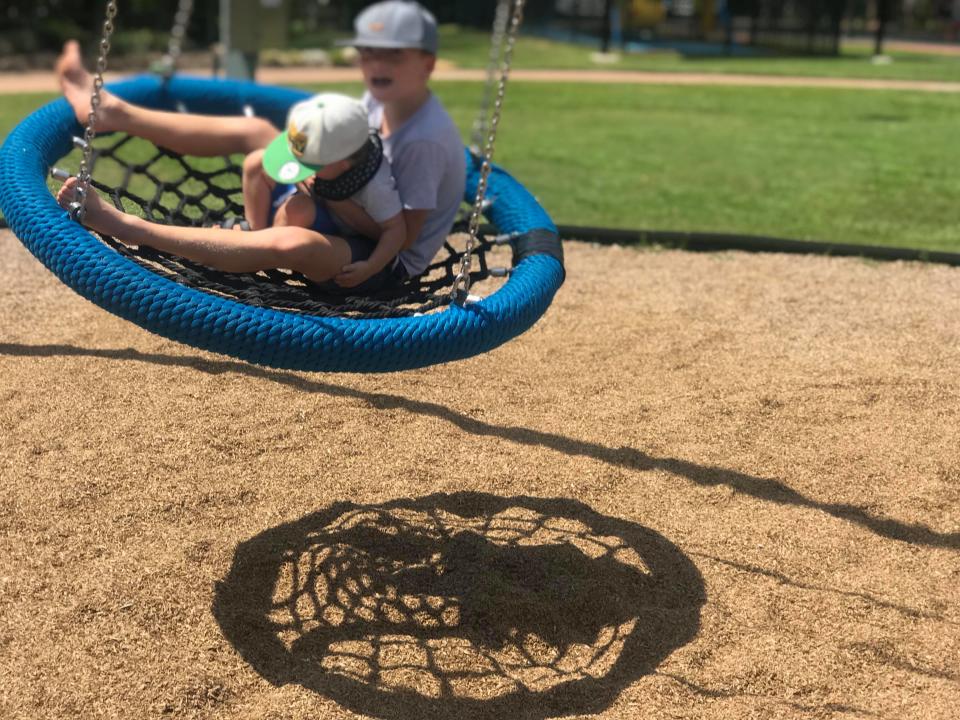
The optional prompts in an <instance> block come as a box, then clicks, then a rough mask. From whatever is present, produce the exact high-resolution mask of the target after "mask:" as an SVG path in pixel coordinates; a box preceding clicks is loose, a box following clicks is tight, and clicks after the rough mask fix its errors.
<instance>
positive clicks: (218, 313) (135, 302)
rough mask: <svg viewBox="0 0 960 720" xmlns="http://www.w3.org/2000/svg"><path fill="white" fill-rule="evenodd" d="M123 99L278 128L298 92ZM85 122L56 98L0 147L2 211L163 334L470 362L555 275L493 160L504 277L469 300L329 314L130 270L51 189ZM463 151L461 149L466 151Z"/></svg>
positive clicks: (40, 251)
mask: <svg viewBox="0 0 960 720" xmlns="http://www.w3.org/2000/svg"><path fill="white" fill-rule="evenodd" d="M110 90H111V91H112V92H114V93H116V94H117V95H119V96H121V97H123V98H125V99H127V100H129V101H130V102H133V103H137V104H139V105H144V106H147V107H152V108H158V109H167V110H173V109H175V108H177V107H178V106H180V105H181V104H182V105H185V106H186V107H188V108H189V109H190V111H191V112H198V113H210V114H217V113H219V114H222V113H223V112H224V109H225V108H229V109H233V110H234V111H235V112H236V113H239V112H241V110H242V109H243V108H244V107H245V106H250V107H252V108H253V109H254V111H255V112H256V114H257V115H259V116H262V117H266V118H268V119H270V120H271V121H273V122H274V123H275V124H277V125H278V126H282V125H283V122H284V118H285V117H286V113H287V110H288V108H289V107H290V106H291V105H292V104H294V103H296V102H298V101H300V100H302V99H304V98H305V97H307V94H306V93H304V92H301V91H297V90H290V89H284V88H277V87H267V86H262V85H257V84H254V83H246V82H236V81H224V80H205V79H197V78H183V77H175V78H171V79H168V80H162V79H160V78H157V77H151V76H144V77H138V78H134V79H131V80H127V81H125V82H122V83H117V84H115V85H113V86H112V87H110ZM80 131H81V128H80V126H79V125H78V124H77V121H76V118H75V116H74V113H73V111H72V109H71V108H70V106H69V104H68V103H67V102H66V101H65V100H63V99H60V100H57V101H55V102H52V103H50V104H49V105H46V106H45V107H42V108H40V109H39V110H37V111H36V112H35V113H33V114H32V115H30V116H29V117H27V118H26V119H25V120H24V121H23V122H22V123H20V125H19V126H17V127H16V128H15V129H14V130H13V131H12V132H11V133H10V135H9V137H8V138H7V140H6V142H5V143H4V145H3V147H2V149H0V210H2V211H3V213H4V215H5V216H6V218H7V221H8V222H9V224H10V228H11V229H12V230H13V232H14V233H15V234H16V235H17V237H19V238H20V240H21V241H22V242H23V244H24V245H25V246H26V247H27V249H28V250H30V252H32V253H33V254H34V255H35V256H36V257H37V258H38V259H39V260H40V261H41V262H42V263H43V264H44V265H45V266H46V267H47V268H49V269H50V270H51V271H52V272H53V273H54V274H55V275H56V276H57V277H59V278H60V280H62V281H63V282H64V283H65V284H66V285H68V286H69V287H71V288H72V289H73V290H75V291H76V292H78V293H79V294H80V295H82V296H84V297H85V298H87V299H88V300H91V301H92V302H94V303H96V304H97V305H99V306H100V307H102V308H104V309H105V310H108V311H109V312H112V313H114V314H116V315H118V316H120V317H122V318H124V319H126V320H129V321H131V322H134V323H136V324H137V325H139V326H141V327H143V328H145V329H147V330H150V331H151V332H154V333H157V334H159V335H162V336H164V337H167V338H170V339H172V340H176V341H179V342H183V343H186V344H188V345H192V346H194V347H197V348H201V349H204V350H210V351H213V352H217V353H222V354H224V355H230V356H233V357H236V358H240V359H242V360H245V361H248V362H252V363H256V364H259V365H266V366H270V367H275V368H284V369H292V370H309V371H331V372H340V371H343V372H386V371H395V370H406V369H411V368H417V367H423V366H427V365H433V364H437V363H442V362H448V361H451V360H458V359H461V358H466V357H469V356H472V355H476V354H478V353H482V352H486V351H488V350H491V349H493V348H495V347H497V346H499V345H501V344H503V343H504V342H506V341H507V340H509V339H511V338H513V337H515V336H516V335H519V334H520V333H522V332H523V331H525V330H526V329H527V328H529V327H531V326H532V325H533V324H534V323H535V322H536V321H537V319H538V318H539V317H540V316H541V315H542V314H543V313H544V312H545V311H546V309H547V307H548V306H549V304H550V302H551V300H552V299H553V296H554V294H555V293H556V291H557V289H558V288H559V287H560V285H561V283H562V282H563V279H564V270H563V262H562V250H561V245H560V241H559V238H558V236H557V229H556V226H555V225H554V224H553V222H552V221H551V220H550V217H549V216H548V215H547V213H546V212H545V211H544V210H543V208H542V207H540V205H539V204H538V203H537V201H536V200H535V199H534V198H533V196H532V195H531V194H530V193H529V192H528V191H527V190H526V189H525V188H524V187H523V186H522V185H521V184H520V183H519V182H517V181H516V180H515V179H514V178H512V177H511V176H510V175H509V174H508V173H506V172H505V171H504V170H502V169H500V168H498V167H494V168H492V170H491V173H490V177H489V181H488V190H487V194H488V197H491V198H493V199H494V201H493V202H492V204H491V205H490V206H489V207H488V208H487V210H486V211H485V215H486V216H487V218H488V220H489V221H490V222H491V223H492V224H493V225H494V226H495V227H496V228H497V230H498V231H499V232H500V233H502V234H503V235H509V236H510V237H511V238H512V239H511V241H510V244H511V246H512V248H513V263H512V268H511V269H510V273H509V279H508V280H507V282H506V283H505V284H504V285H503V286H502V287H501V288H500V289H499V290H497V291H496V292H495V293H493V294H492V295H490V296H489V297H486V298H484V299H482V300H480V301H477V302H471V303H467V304H463V305H461V304H458V303H450V304H449V305H447V306H446V308H445V309H443V310H442V311H438V312H433V313H429V314H423V315H415V316H412V317H388V318H364V317H329V316H326V317H325V316H317V315H311V314H305V313H301V312H295V311H290V310H280V309H276V308H270V307H261V306H254V305H249V304H245V303H243V302H239V301H237V300H236V299H230V298H226V297H222V296H219V295H216V294H211V293H210V292H208V291H206V290H205V289H203V288H202V287H197V286H191V285H189V284H184V283H183V282H182V281H175V280H174V279H171V278H169V277H165V276H163V275H160V274H157V273H156V272H153V271H151V270H150V269H148V268H146V267H144V266H143V265H141V264H138V263H137V262H135V261H134V260H133V259H131V258H130V257H128V256H127V255H125V254H122V253H120V252H117V250H116V249H115V248H114V247H111V246H110V245H108V244H105V243H104V242H103V241H102V240H101V239H100V238H98V237H96V236H95V235H93V234H91V233H90V232H88V231H87V230H86V229H84V228H83V227H82V226H81V225H79V224H77V223H75V222H73V221H72V220H71V219H70V218H69V217H68V214H67V212H66V211H65V210H63V209H61V208H60V207H59V206H58V205H57V203H56V200H55V199H54V197H53V196H52V195H51V193H50V190H49V189H48V187H47V184H46V178H47V173H48V170H49V168H50V167H51V166H52V165H54V164H55V163H56V162H57V161H58V160H59V159H60V158H62V157H63V156H65V155H66V154H67V153H68V152H69V151H70V150H71V148H72V138H73V136H74V135H77V134H79V132H80ZM468 155H469V153H468ZM479 177H480V168H479V163H478V162H476V160H475V158H473V157H472V156H469V157H468V162H467V188H466V193H465V195H466V197H465V200H466V201H468V202H470V201H472V199H473V196H474V195H475V194H476V191H477V184H478V180H479Z"/></svg>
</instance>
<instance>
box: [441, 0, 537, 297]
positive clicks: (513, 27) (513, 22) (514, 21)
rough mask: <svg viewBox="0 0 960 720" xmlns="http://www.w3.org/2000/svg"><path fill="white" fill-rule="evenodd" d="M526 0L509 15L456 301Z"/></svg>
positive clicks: (463, 289) (517, 0)
mask: <svg viewBox="0 0 960 720" xmlns="http://www.w3.org/2000/svg"><path fill="white" fill-rule="evenodd" d="M524 3H525V0H514V6H513V14H512V16H511V18H510V26H509V27H510V29H509V31H508V33H507V42H506V48H505V50H504V53H503V63H502V64H501V66H500V82H499V84H498V86H497V97H496V100H495V101H494V104H493V116H492V117H491V118H490V133H489V135H487V143H486V147H485V148H484V151H483V165H482V166H481V167H480V179H479V180H478V181H477V195H476V198H475V199H474V201H473V210H472V211H471V212H470V225H469V229H468V230H467V232H468V233H469V235H468V237H467V246H466V248H465V249H464V251H463V255H462V256H461V257H460V271H459V272H458V273H457V277H456V278H455V279H454V281H453V287H452V288H451V290H450V293H451V295H452V296H453V301H454V302H460V303H464V302H466V300H467V296H468V294H469V293H468V291H469V290H470V266H471V265H472V257H471V256H472V254H473V248H474V246H475V245H476V243H477V233H478V232H479V230H480V215H481V213H482V211H483V201H484V197H485V196H486V194H487V178H488V177H489V175H490V163H491V161H492V160H493V148H494V145H495V143H496V140H497V128H498V127H499V125H500V115H501V114H502V112H503V98H504V95H505V94H506V91H507V80H508V79H509V77H510V63H511V62H512V60H513V47H514V45H515V44H516V42H517V34H518V33H519V31H520V23H521V22H522V21H523V6H524Z"/></svg>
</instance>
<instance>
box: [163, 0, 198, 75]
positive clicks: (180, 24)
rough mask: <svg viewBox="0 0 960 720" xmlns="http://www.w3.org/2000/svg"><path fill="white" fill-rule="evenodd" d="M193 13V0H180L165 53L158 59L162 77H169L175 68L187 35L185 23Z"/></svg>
mask: <svg viewBox="0 0 960 720" xmlns="http://www.w3.org/2000/svg"><path fill="white" fill-rule="evenodd" d="M192 15H193V0H180V3H179V4H178V6H177V13H176V15H174V17H173V28H172V29H171V30H170V42H169V43H168V44H167V53H166V55H164V56H163V59H162V60H160V63H159V66H158V70H157V72H159V74H160V75H162V76H163V77H167V78H168V77H170V76H172V75H173V74H174V72H176V70H177V63H178V62H179V61H180V55H181V54H182V53H183V40H184V38H185V37H186V36H187V25H189V24H190V18H191V16H192Z"/></svg>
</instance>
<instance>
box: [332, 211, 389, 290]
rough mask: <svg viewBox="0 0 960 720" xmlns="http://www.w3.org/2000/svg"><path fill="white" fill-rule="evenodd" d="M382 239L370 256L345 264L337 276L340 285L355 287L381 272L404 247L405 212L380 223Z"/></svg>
mask: <svg viewBox="0 0 960 720" xmlns="http://www.w3.org/2000/svg"><path fill="white" fill-rule="evenodd" d="M379 229H380V239H379V240H378V241H377V246H376V247H375V248H374V249H373V252H372V253H371V254H370V257H369V258H367V259H366V260H361V261H360V262H355V263H350V264H349V265H344V266H343V269H342V270H341V271H340V274H339V275H337V277H336V278H335V280H336V282H337V284H338V285H342V286H343V287H354V286H355V285H359V284H360V283H362V282H363V281H364V280H366V279H367V278H369V277H372V276H373V275H375V274H376V273H378V272H380V271H381V270H383V268H385V267H386V266H387V263H389V262H390V261H391V260H393V259H394V258H395V257H396V256H397V254H398V253H399V252H400V251H401V250H402V249H403V248H404V245H405V242H406V239H407V224H406V222H405V220H404V213H403V212H398V213H397V214H396V215H394V216H393V217H392V218H390V219H389V220H385V221H384V222H382V223H380V225H379Z"/></svg>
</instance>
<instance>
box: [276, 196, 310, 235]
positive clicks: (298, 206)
mask: <svg viewBox="0 0 960 720" xmlns="http://www.w3.org/2000/svg"><path fill="white" fill-rule="evenodd" d="M316 218H317V205H316V201H315V200H314V199H313V198H312V197H310V196H309V195H304V194H303V193H297V194H296V195H294V196H293V197H291V198H290V199H289V200H287V201H286V202H285V203H284V204H283V205H281V206H280V207H279V208H277V214H276V215H275V216H274V218H273V224H274V225H284V226H289V227H302V228H312V227H313V221H314V220H316Z"/></svg>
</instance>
